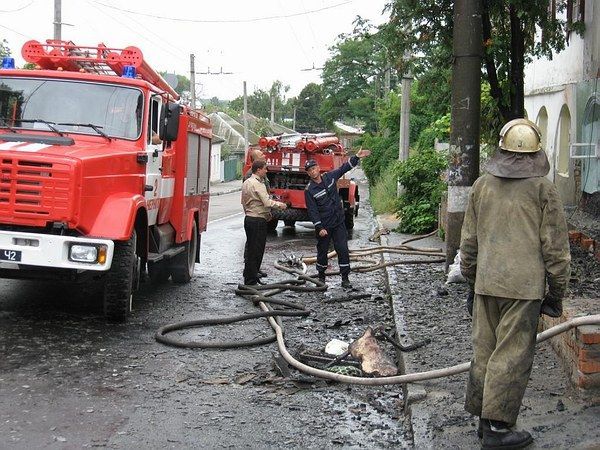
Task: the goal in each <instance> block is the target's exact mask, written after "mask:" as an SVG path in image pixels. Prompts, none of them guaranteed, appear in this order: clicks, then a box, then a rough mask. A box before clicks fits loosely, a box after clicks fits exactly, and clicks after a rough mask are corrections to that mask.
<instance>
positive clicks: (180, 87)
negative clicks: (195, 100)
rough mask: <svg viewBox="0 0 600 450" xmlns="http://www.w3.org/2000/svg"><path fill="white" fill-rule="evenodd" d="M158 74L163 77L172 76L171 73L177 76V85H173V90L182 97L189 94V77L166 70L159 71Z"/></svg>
mask: <svg viewBox="0 0 600 450" xmlns="http://www.w3.org/2000/svg"><path fill="white" fill-rule="evenodd" d="M159 75H160V76H161V77H163V78H167V77H172V76H173V75H175V76H176V77H177V86H175V88H174V90H175V92H177V93H178V94H179V95H181V96H183V97H185V96H186V95H189V92H190V79H189V78H188V77H186V76H185V75H179V74H170V73H168V72H159Z"/></svg>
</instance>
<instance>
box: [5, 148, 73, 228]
mask: <svg viewBox="0 0 600 450" xmlns="http://www.w3.org/2000/svg"><path fill="white" fill-rule="evenodd" d="M73 182H74V177H73V166H72V165H70V164H68V163H57V162H45V161H35V160H32V159H25V158H17V157H15V158H12V157H10V158H8V157H2V156H0V217H2V218H4V217H7V218H8V219H9V220H8V221H9V222H11V221H12V220H11V219H14V220H15V221H19V219H21V220H25V221H27V220H33V221H39V220H40V219H43V220H46V221H49V220H52V221H69V220H70V219H71V218H72V215H73V201H72V195H71V193H72V192H73V191H74V186H73Z"/></svg>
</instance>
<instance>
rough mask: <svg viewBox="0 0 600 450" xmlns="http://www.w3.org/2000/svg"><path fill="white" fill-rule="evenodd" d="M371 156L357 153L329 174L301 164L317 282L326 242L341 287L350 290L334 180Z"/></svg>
mask: <svg viewBox="0 0 600 450" xmlns="http://www.w3.org/2000/svg"><path fill="white" fill-rule="evenodd" d="M370 154H371V151H370V150H362V149H361V150H359V152H358V153H357V154H356V155H355V156H352V157H351V158H350V159H349V160H348V162H345V163H344V164H342V165H341V166H340V167H338V168H337V169H334V170H332V171H331V172H327V173H323V174H321V169H320V167H319V165H318V164H317V162H316V161H315V160H314V159H309V160H308V161H306V163H305V165H304V169H305V170H306V173H307V174H308V176H309V177H310V181H309V183H308V185H307V186H306V189H305V191H304V198H305V200H306V207H307V209H308V216H309V217H310V220H311V221H312V223H313V224H314V226H315V232H316V235H317V272H318V274H319V280H321V281H325V270H326V269H327V252H328V250H329V241H330V240H331V239H332V240H333V248H334V249H335V251H336V253H337V255H338V265H339V266H340V273H341V275H342V287H343V288H345V289H351V288H352V285H351V284H350V280H349V279H348V275H349V274H350V255H349V252H348V234H347V232H346V225H345V223H344V209H343V207H342V199H341V198H340V195H339V193H338V189H337V180H338V179H339V178H340V177H341V176H342V175H344V174H345V173H346V172H348V171H349V170H351V169H352V168H354V167H356V166H357V165H358V163H359V162H360V158H364V157H366V156H369V155H370Z"/></svg>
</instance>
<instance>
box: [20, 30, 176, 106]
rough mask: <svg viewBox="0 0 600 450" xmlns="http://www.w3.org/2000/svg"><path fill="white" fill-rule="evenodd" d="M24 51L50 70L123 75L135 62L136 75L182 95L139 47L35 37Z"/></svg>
mask: <svg viewBox="0 0 600 450" xmlns="http://www.w3.org/2000/svg"><path fill="white" fill-rule="evenodd" d="M21 55H22V56H23V59H24V60H25V61H27V62H30V63H33V64H36V65H37V66H38V67H39V68H40V69H47V70H67V71H70V72H87V73H95V74H99V75H115V74H116V75H119V76H120V75H121V74H122V73H123V69H124V67H125V66H133V67H135V69H136V73H137V76H136V77H139V78H141V79H142V80H145V81H147V82H149V83H151V84H153V85H155V86H157V87H158V88H160V89H163V90H164V91H166V92H168V93H169V94H170V95H171V96H172V97H173V98H174V99H175V100H178V99H179V94H177V92H175V90H174V89H173V88H172V87H171V86H169V84H168V83H167V82H166V81H165V80H164V79H163V77H161V76H160V74H159V73H158V72H156V71H155V70H154V69H153V68H152V67H150V65H149V64H148V63H147V62H146V61H145V60H144V55H143V54H142V51H141V50H140V49H139V48H137V47H133V46H129V47H125V48H123V49H119V48H110V47H107V46H106V45H104V44H102V43H100V44H98V45H97V46H95V47H86V46H81V45H75V44H74V43H73V42H71V41H59V40H54V39H48V40H47V41H46V43H45V44H42V43H41V42H39V41H36V40H31V41H27V42H25V44H23V48H22V49H21Z"/></svg>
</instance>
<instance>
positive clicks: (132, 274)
mask: <svg viewBox="0 0 600 450" xmlns="http://www.w3.org/2000/svg"><path fill="white" fill-rule="evenodd" d="M136 244H137V235H136V232H135V231H134V232H133V234H132V235H131V238H129V239H128V240H127V241H116V242H115V250H114V254H113V260H112V264H111V267H110V270H109V271H108V273H107V274H106V282H105V283H104V315H105V316H106V317H107V318H108V319H111V320H117V321H123V320H125V319H126V318H127V316H128V315H129V313H130V312H131V303H132V300H133V291H134V287H135V284H136V276H137V274H138V272H139V265H140V259H139V258H138V256H137V255H136V253H135V249H136Z"/></svg>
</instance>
